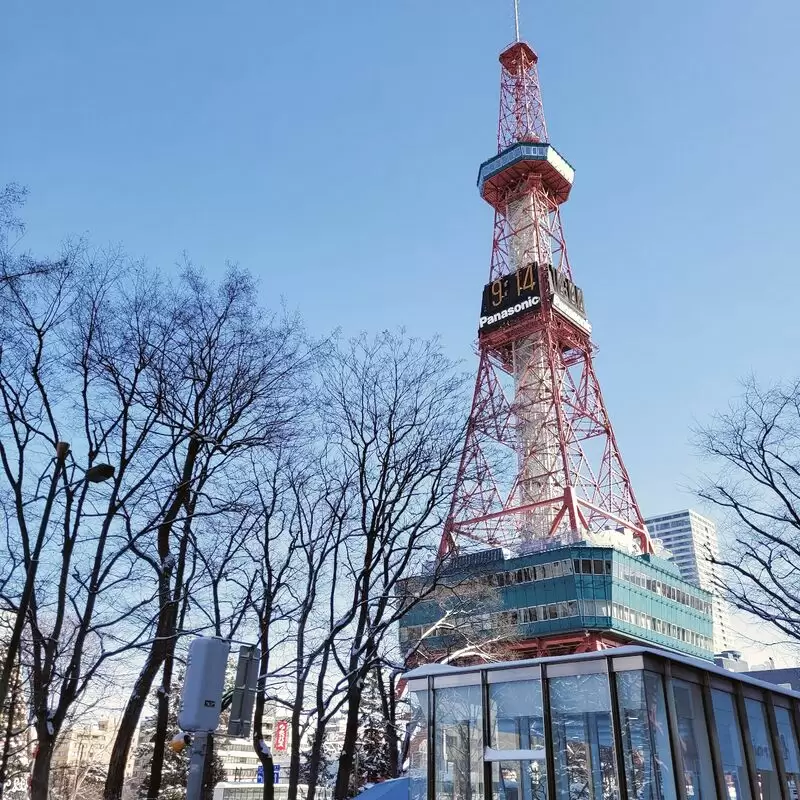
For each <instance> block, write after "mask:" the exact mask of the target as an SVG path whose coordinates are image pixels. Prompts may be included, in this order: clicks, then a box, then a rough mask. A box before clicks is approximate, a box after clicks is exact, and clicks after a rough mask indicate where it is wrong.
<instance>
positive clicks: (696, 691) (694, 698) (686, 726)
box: [672, 680, 717, 800]
mask: <svg viewBox="0 0 800 800" xmlns="http://www.w3.org/2000/svg"><path fill="white" fill-rule="evenodd" d="M672 692H673V697H674V699H675V712H676V715H677V717H678V735H679V737H680V741H681V752H682V753H683V779H684V782H685V786H686V796H687V797H688V798H689V800H712V798H716V796H717V793H716V789H715V787H714V774H713V769H712V766H711V748H710V747H709V744H708V730H707V729H706V720H705V716H704V713H703V694H702V692H701V690H700V687H699V686H697V684H694V683H688V682H687V681H681V680H673V681H672Z"/></svg>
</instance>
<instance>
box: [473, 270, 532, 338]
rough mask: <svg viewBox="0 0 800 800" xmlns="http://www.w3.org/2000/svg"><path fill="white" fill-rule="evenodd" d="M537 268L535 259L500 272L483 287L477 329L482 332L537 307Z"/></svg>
mask: <svg viewBox="0 0 800 800" xmlns="http://www.w3.org/2000/svg"><path fill="white" fill-rule="evenodd" d="M541 304H542V295H541V292H540V290H539V268H538V265H537V264H536V263H535V262H531V263H530V264H528V265H526V266H524V267H520V268H519V269H518V270H517V271H516V272H512V273H511V274H510V275H504V276H503V277H502V278H498V279H497V280H495V281H492V282H491V283H487V284H486V286H485V287H484V289H483V302H482V303H481V319H480V324H479V325H478V332H479V333H485V332H486V331H490V330H493V329H494V328H496V327H498V326H500V325H502V324H504V323H506V322H511V321H512V320H516V319H518V318H519V317H520V316H524V315H525V314H528V313H530V312H533V311H538V310H539V309H540V308H541Z"/></svg>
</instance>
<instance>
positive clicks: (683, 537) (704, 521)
mask: <svg viewBox="0 0 800 800" xmlns="http://www.w3.org/2000/svg"><path fill="white" fill-rule="evenodd" d="M645 523H646V524H647V529H648V531H649V533H650V536H651V537H652V538H654V539H660V540H661V542H662V544H663V545H664V547H665V548H666V549H667V550H668V551H669V552H670V553H671V554H672V561H673V562H674V563H675V564H677V566H678V568H679V569H680V571H681V577H682V578H683V579H684V580H686V581H689V583H693V584H694V585H695V586H699V587H700V588H701V589H705V590H706V591H707V592H711V594H712V595H713V599H712V606H713V617H714V652H716V653H721V652H723V651H725V650H730V649H731V647H732V645H733V642H732V641H731V635H730V618H729V612H728V608H727V606H726V604H725V602H724V600H723V599H722V598H721V597H720V593H719V586H720V585H721V583H722V572H721V569H720V567H718V566H716V565H715V564H712V563H711V561H710V557H711V556H716V555H718V554H719V540H718V538H717V527H716V525H715V524H714V523H713V522H712V521H711V520H710V519H708V517H704V516H702V515H701V514H698V513H697V512H696V511H694V510H692V509H691V508H687V509H684V510H683V511H673V512H672V513H670V514H659V515H658V516H654V517H648V518H647V519H646V520H645Z"/></svg>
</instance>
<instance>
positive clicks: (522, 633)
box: [400, 545, 713, 661]
mask: <svg viewBox="0 0 800 800" xmlns="http://www.w3.org/2000/svg"><path fill="white" fill-rule="evenodd" d="M424 580H425V579H423V578H419V579H409V581H407V582H406V584H405V586H404V587H403V590H404V591H406V592H415V591H416V592H420V593H422V591H424V589H423V587H424ZM437 580H438V581H439V584H440V585H438V586H437V587H436V588H435V590H434V591H433V592H432V594H431V595H430V597H429V599H428V598H426V599H425V600H423V601H421V602H419V603H418V604H417V605H416V606H415V607H414V608H413V609H412V610H411V611H409V613H408V614H406V615H405V616H404V617H403V619H402V620H401V622H400V644H401V646H402V647H403V649H404V650H405V652H409V650H411V649H414V647H415V644H416V643H417V642H419V641H420V640H421V639H422V638H423V637H425V636H426V633H428V632H429V631H430V630H431V628H434V629H436V626H437V622H438V621H439V620H442V619H446V620H447V624H446V625H443V626H441V628H440V629H437V630H434V633H433V634H432V635H430V634H429V635H428V636H427V638H426V639H425V644H426V648H425V649H426V650H427V651H428V658H429V659H430V660H437V655H436V654H449V655H450V656H452V655H453V654H455V653H458V652H460V651H461V650H463V647H464V645H465V642H464V631H465V630H466V631H467V635H468V636H470V637H471V638H472V639H473V640H474V641H475V642H476V643H480V642H482V641H483V642H486V641H489V640H491V639H495V640H497V639H498V636H501V637H502V638H503V639H504V642H505V645H506V647H505V648H504V649H506V650H511V651H513V652H514V653H515V657H519V656H520V655H525V656H534V657H535V656H540V655H556V654H560V653H568V652H581V651H584V650H599V649H604V648H607V647H613V646H618V645H621V644H626V643H629V642H642V643H649V644H654V645H658V646H660V647H666V648H670V649H672V650H676V651H679V652H683V653H688V654H690V655H693V656H697V657H699V658H707V659H711V658H712V656H713V652H712V649H713V648H712V624H711V595H710V594H709V593H708V592H706V591H704V590H703V589H700V588H699V587H697V586H695V585H693V584H690V583H688V582H687V581H684V580H683V579H682V578H681V576H680V574H679V573H678V570H677V569H676V568H675V566H674V565H672V564H671V563H670V562H668V561H664V560H661V559H658V558H656V557H654V556H651V555H649V554H647V555H634V554H632V553H627V552H624V551H622V550H618V549H615V548H613V547H591V546H582V545H573V546H566V547H559V548H554V549H547V550H543V551H541V552H538V553H530V554H527V555H522V556H511V555H510V554H509V553H508V552H507V551H505V550H503V549H502V548H497V549H495V550H489V551H482V552H479V553H475V554H469V555H465V556H456V557H453V558H451V560H450V562H449V568H448V572H447V573H446V574H445V575H442V576H440V577H438V578H437ZM432 656H433V657H432ZM419 660H428V659H426V658H421V659H419ZM412 661H413V659H412Z"/></svg>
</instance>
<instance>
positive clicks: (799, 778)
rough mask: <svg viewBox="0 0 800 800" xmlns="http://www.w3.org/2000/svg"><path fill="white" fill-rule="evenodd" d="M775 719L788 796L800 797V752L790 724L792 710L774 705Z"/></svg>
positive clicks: (793, 799)
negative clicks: (784, 767)
mask: <svg viewBox="0 0 800 800" xmlns="http://www.w3.org/2000/svg"><path fill="white" fill-rule="evenodd" d="M775 720H776V722H777V723H778V739H780V743H781V750H783V763H784V764H785V766H786V780H787V783H788V784H789V797H791V798H792V800H797V798H798V797H800V752H798V748H797V737H796V735H795V732H794V726H793V725H792V712H791V711H789V709H788V708H781V707H780V706H776V707H775Z"/></svg>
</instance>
